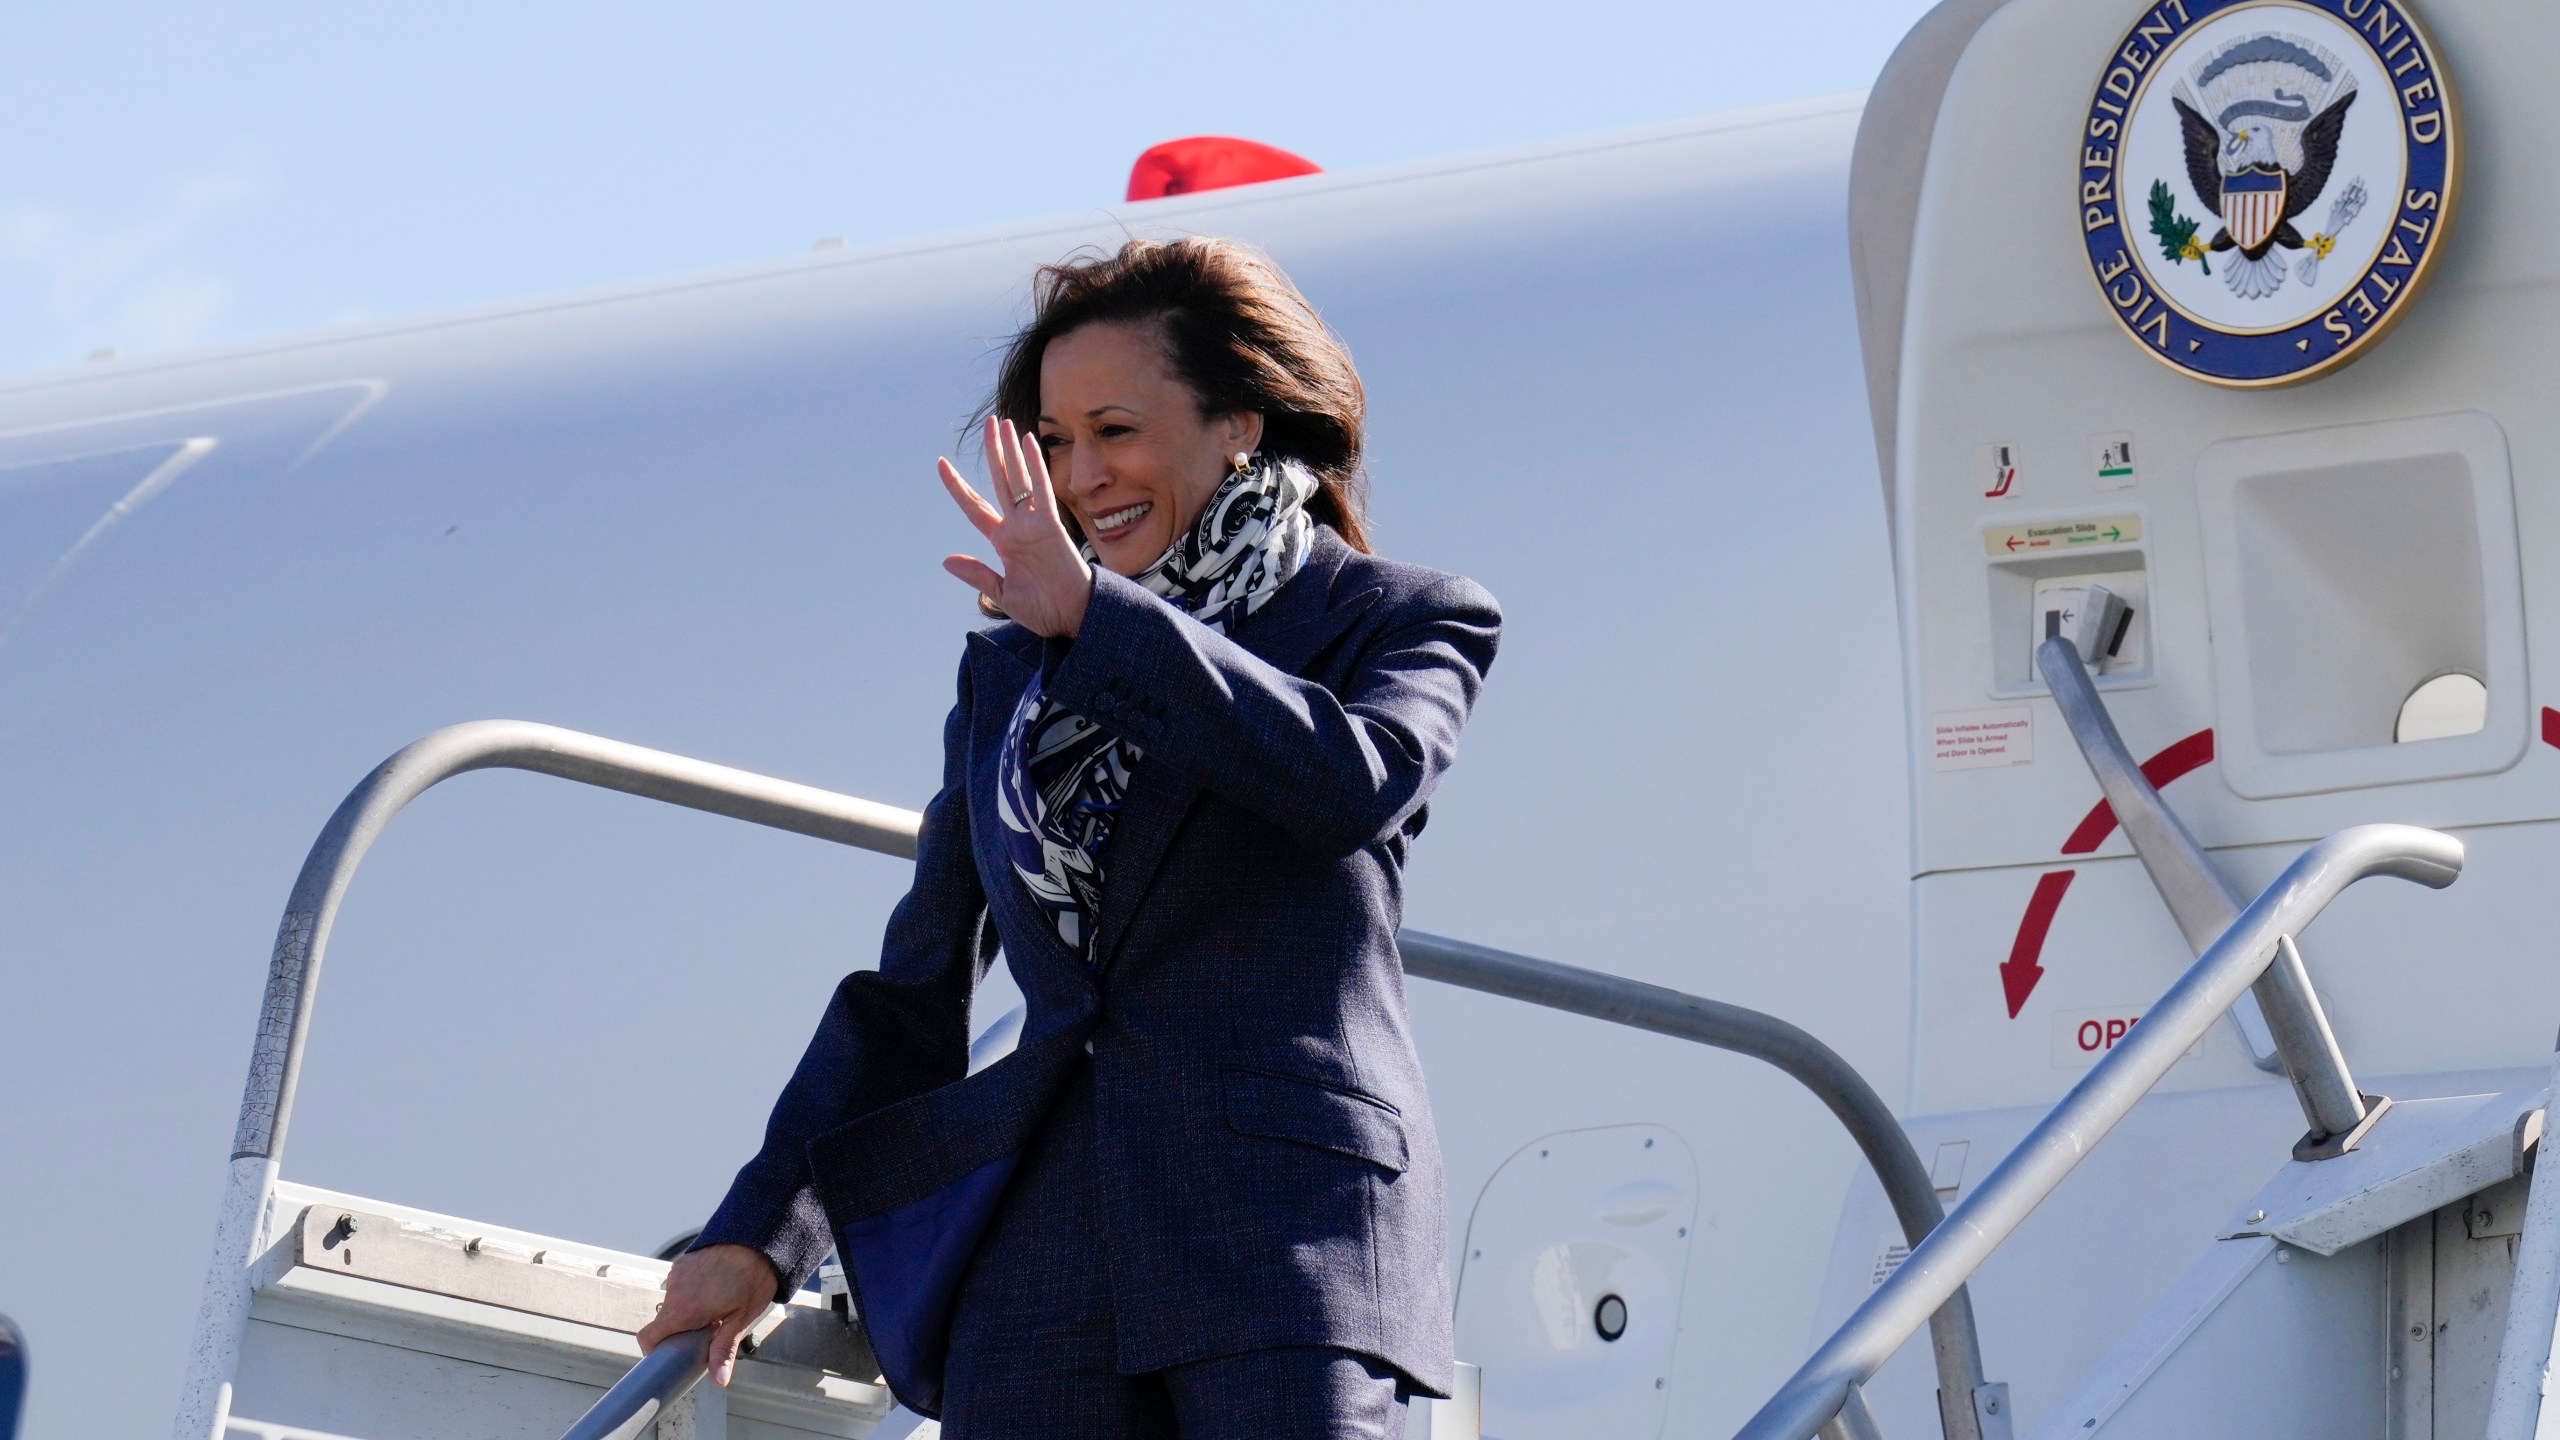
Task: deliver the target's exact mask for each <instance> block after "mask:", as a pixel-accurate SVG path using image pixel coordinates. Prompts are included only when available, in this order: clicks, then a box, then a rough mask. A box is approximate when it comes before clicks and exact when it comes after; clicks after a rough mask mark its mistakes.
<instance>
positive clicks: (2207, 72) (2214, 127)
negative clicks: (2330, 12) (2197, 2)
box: [2171, 34, 2356, 300]
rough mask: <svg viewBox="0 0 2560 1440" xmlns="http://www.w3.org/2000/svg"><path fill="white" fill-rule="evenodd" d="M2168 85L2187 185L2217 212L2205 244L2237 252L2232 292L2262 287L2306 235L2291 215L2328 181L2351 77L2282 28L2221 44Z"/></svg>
mask: <svg viewBox="0 0 2560 1440" xmlns="http://www.w3.org/2000/svg"><path fill="white" fill-rule="evenodd" d="M2188 79H2189V83H2186V84H2181V85H2180V86H2178V88H2177V91H2176V93H2175V94H2173V95H2172V96H2171V103H2173V104H2175V105H2176V106H2177V107H2178V127H2179V129H2180V131H2181V132H2182V134H2183V136H2184V139H2185V142H2186V160H2187V183H2188V184H2190V185H2192V186H2194V187H2195V192H2196V197H2197V198H2198V199H2199V200H2202V201H2203V202H2204V203H2205V204H2206V205H2207V206H2208V207H2210V208H2211V209H2212V210H2213V211H2214V213H2215V214H2217V215H2219V216H2220V217H2221V218H2222V229H2221V230H2219V231H2217V232H2216V233H2215V235H2214V237H2213V240H2212V243H2211V244H2209V245H2207V246H2206V247H2205V248H2206V249H2208V250H2211V251H2213V252H2215V253H2217V254H2219V253H2221V252H2224V251H2230V250H2237V251H2239V252H2240V258H2239V259H2238V260H2237V261H2234V262H2231V263H2230V264H2229V265H2227V266H2226V268H2225V270H2224V272H2223V273H2224V279H2225V281H2226V282H2227V283H2228V284H2229V285H2230V286H2231V289H2232V291H2233V293H2235V294H2238V295H2242V296H2245V297H2247V298H2249V299H2253V300H2254V299H2261V298H2264V297H2265V296H2268V295H2272V294H2274V293H2275V292H2276V290H2277V288H2278V287H2280V286H2282V285H2283V284H2284V275H2285V259H2284V257H2281V256H2276V255H2273V254H2271V253H2270V252H2271V251H2273V250H2275V249H2276V248H2277V247H2279V246H2281V247H2282V248H2284V249H2286V250H2300V249H2302V248H2303V247H2304V246H2305V244H2306V243H2308V242H2306V241H2305V240H2304V238H2303V235H2302V232H2301V231H2299V230H2297V229H2295V228H2294V224H2293V221H2294V217H2296V216H2298V215H2300V214H2301V213H2302V212H2303V211H2305V210H2308V209H2310V208H2311V206H2312V203H2313V202H2315V201H2317V200H2318V199H2319V198H2320V195H2321V192H2322V191H2324V190H2326V189H2328V188H2329V172H2330V171H2331V170H2333V169H2335V168H2336V167H2337V163H2338V142H2339V139H2340V138H2341V137H2342V136H2343V135H2345V133H2346V125H2347V109H2348V107H2349V106H2352V105H2353V104H2355V100H2356V83H2355V77H2354V75H2353V74H2352V73H2350V72H2349V71H2348V70H2347V69H2346V68H2345V66H2344V65H2343V64H2341V63H2340V62H2339V60H2338V58H2337V57H2336V56H2335V55H2332V54H2330V53H2329V52H2328V51H2326V50H2324V49H2322V48H2320V47H2319V46H2316V45H2312V44H2310V43H2308V42H2306V41H2302V40H2297V39H2295V38H2293V37H2291V36H2286V35H2272V34H2270V35H2252V36H2249V37H2247V38H2246V39H2242V40H2238V41H2234V42H2233V43H2232V44H2230V45H2227V46H2224V47H2223V48H2222V49H2220V50H2218V51H2216V52H2215V53H2214V54H2212V55H2211V56H2208V57H2207V58H2206V59H2205V61H2204V62H2203V63H2202V64H2200V65H2198V66H2197V67H2196V69H2195V71H2194V73H2193V74H2192V75H2191V76H2189V77H2188Z"/></svg>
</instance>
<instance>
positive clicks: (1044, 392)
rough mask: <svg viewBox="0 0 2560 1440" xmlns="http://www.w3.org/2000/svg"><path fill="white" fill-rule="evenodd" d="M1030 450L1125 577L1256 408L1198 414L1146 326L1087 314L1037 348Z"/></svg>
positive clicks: (1244, 437)
mask: <svg viewBox="0 0 2560 1440" xmlns="http://www.w3.org/2000/svg"><path fill="white" fill-rule="evenodd" d="M1039 434H1040V448H1041V450H1042V452H1043V453H1045V454H1046V455H1047V456H1048V460H1049V477H1050V480H1051V482H1052V483H1053V484H1054V485H1055V486H1056V487H1057V492H1058V496H1059V498H1060V499H1061V500H1063V501H1065V502H1066V506H1067V509H1068V511H1069V512H1070V513H1072V514H1073V515H1074V516H1075V517H1076V523H1077V524H1078V525H1080V526H1082V527H1083V529H1084V533H1085V537H1086V538H1087V539H1089V540H1091V541H1092V542H1093V550H1094V554H1095V555H1097V556H1099V557H1100V558H1101V560H1102V564H1103V566H1104V568H1106V569H1108V570H1110V571H1112V572H1113V573H1114V574H1119V575H1135V574H1137V573H1138V572H1140V571H1142V570H1144V569H1146V568H1147V567H1148V566H1150V565H1152V564H1154V563H1155V562H1156V560H1157V558H1158V557H1160V556H1162V555H1163V554H1164V552H1165V551H1166V550H1167V549H1168V548H1169V547H1171V546H1172V544H1173V542H1174V538H1175V537H1176V536H1178V535H1181V534H1182V533H1183V532H1184V531H1185V530H1188V529H1189V528H1190V527H1191V525H1192V523H1193V522H1194V521H1196V520H1198V519H1199V518H1200V511H1201V509H1202V508H1203V507H1204V506H1206V505H1207V504H1208V503H1209V497H1210V496H1211V495H1214V494H1216V493H1217V489H1218V486H1219V484H1220V482H1222V481H1224V480H1225V479H1226V478H1227V475H1228V472H1229V471H1230V470H1231V469H1232V468H1233V457H1234V456H1235V454H1236V452H1238V451H1251V450H1252V449H1254V448H1255V447H1256V446H1258V445H1259V444H1261V442H1262V417H1261V416H1260V415H1256V414H1252V413H1240V414H1230V415H1203V414H1201V413H1200V398H1199V396H1198V395H1196V394H1194V393H1193V392H1192V389H1191V387H1190V386H1189V385H1186V384H1184V383H1183V381H1182V377H1181V376H1179V375H1176V374H1175V373H1174V370H1173V366H1172V364H1171V363H1170V362H1169V360H1168V359H1167V357H1166V355H1165V349H1164V341H1163V339H1162V336H1161V334H1160V332H1159V331H1158V330H1157V328H1156V327H1154V326H1152V325H1132V324H1125V323H1121V322H1117V321H1097V322H1095V323H1093V324H1090V325H1082V326H1078V327H1077V328H1075V329H1073V330H1070V331H1068V332H1067V333H1066V334H1064V335H1061V336H1059V337H1058V338H1056V339H1055V340H1052V341H1050V342H1049V345H1048V348H1047V349H1046V350H1045V351H1043V352H1042V353H1041V357H1040V427H1039Z"/></svg>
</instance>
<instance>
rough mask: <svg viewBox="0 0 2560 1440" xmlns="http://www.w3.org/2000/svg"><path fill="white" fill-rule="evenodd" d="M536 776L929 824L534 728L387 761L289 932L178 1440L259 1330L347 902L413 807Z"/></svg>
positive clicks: (322, 853) (841, 834)
mask: <svg viewBox="0 0 2560 1440" xmlns="http://www.w3.org/2000/svg"><path fill="white" fill-rule="evenodd" d="M491 769H513V770H531V771H535V772H537V773H540V774H544V775H554V776H558V777H559V778H561V779H563V780H575V781H578V782H579V783H580V784H585V785H596V786H601V787H603V788H605V789H608V790H620V791H622V792H624V793H626V794H631V795H638V796H641V797H643V798H646V799H650V800H663V801H665V802H667V803H668V804H670V805H682V806H685V807H686V808H688V809H693V810H705V811H709V812H710V813H712V814H714V815H726V816H728V817H730V818H731V819H735V820H745V821H748V822H749V823H751V824H756V825H767V826H771V827H773V828H774V829H777V830H790V831H794V832H796V833H798V834H802V835H810V836H815V837H816V838H818V839H821V840H832V841H834V842H835V843H837V844H839V845H852V846H855V847H857V848H860V849H864V850H876V851H878V852H880V853H881V854H884V855H898V856H903V857H905V858H907V859H910V860H912V859H914V858H915V853H916V828H917V825H918V823H919V819H920V817H919V816H917V814H916V813H915V812H914V811H912V810H901V809H898V808H896V807H895V806H889V805H875V804H873V803H872V802H870V801H868V800H856V799H854V798H852V797H851V796H848V795H838V794H836V793H835V792H833V791H830V790H820V789H817V788H815V787H813V786H808V785H795V784H793V783H791V782H790V781H787V780H776V779H773V778H772V777H770V776H766V775H757V774H754V773H752V772H749V771H745V770H732V769H730V768H729V767H728V766H725V765H713V764H710V763H709V762H707V761H702V760H693V759H688V758H686V757H685V756H682V755H671V754H668V753H667V752H665V751H663V750H650V749H646V748H644V747H642V746H638V745H626V744H623V743H622V742H621V741H618V740H606V739H603V738H601V737H599V736H595V735H585V734H580V733H579V732H578V731H575V730H563V729H560V728H559V727H557V726H553V725H537V724H533V723H532V722H530V721H524V720H480V721H475V722H472V723H470V724H467V725H454V726H449V727H447V728H445V729H442V730H438V731H436V732H435V733H434V734H431V735H428V736H426V737H425V738H423V739H420V740H418V741H417V742H416V743H414V744H412V745H410V746H408V747H407V748H405V749H403V750H402V751H401V752H400V753H399V754H397V755H394V756H392V757H391V758H390V759H388V760H385V761H383V762H382V763H381V764H380V765H378V766H376V767H375V768H374V771H373V773H372V774H370V775H367V776H366V777H365V778H364V781H363V783H362V784H359V785H358V786H356V788H355V789H354V790H353V791H351V792H350V793H349V794H348V796H347V798H346V799H345V800H344V801H342V802H341V803H340V804H339V806H338V809H337V813H335V814H333V815H331V816H330V817H329V823H328V824H327V825H326V826H324V827H323V828H322V829H321V831H320V838H319V839H318V840H316V841H314V842H312V846H311V853H310V854H309V855H308V856H306V857H305V858H304V859H303V862H302V873H301V875H300V876H299V877H298V878H297V879H296V880H295V881H294V885H293V895H292V898H291V899H289V900H288V901H287V902H286V903H285V912H284V921H283V923H282V924H281V925H280V926H278V927H277V930H276V944H275V952H274V955H273V957H272V958H271V959H270V961H269V962H268V966H267V989H266V996H265V999H264V1000H263V1001H262V1002H261V1004H260V1007H259V1012H258V1040H257V1045H256V1047H255V1048H254V1049H253V1050H252V1051H251V1052H250V1057H249V1083H248V1086H247V1089H246V1091H245V1093H244V1094H243V1095H242V1096H241V1100H240V1127H239V1130H238V1132H237V1134H236V1135H235V1137H234V1139H233V1142H232V1147H231V1171H230V1175H229V1177H228V1183H226V1184H225V1185H224V1187H223V1195H222V1208H221V1212H220V1215H219V1217H218V1218H217V1220H216V1221H215V1225H214V1240H213V1264H212V1268H211V1269H210V1271H209V1272H208V1273H207V1274H206V1276H205V1287H204V1299H203V1301H202V1303H201V1304H200V1305H199V1306H198V1308H197V1311H196V1329H195V1340H194V1343H193V1345H192V1346H191V1348H190V1352H189V1354H188V1357H187V1377H186V1383H185V1386H184V1388H183V1389H182V1390H181V1392H180V1395H179V1404H178V1418H177V1423H176V1426H175V1429H174V1434H175V1435H176V1436H177V1440H221V1435H222V1431H223V1428H224V1426H225V1424H226V1423H227V1422H228V1420H229V1418H230V1411H231V1375H232V1372H233V1370H234V1369H236V1368H237V1367H238V1364H239V1359H240V1343H241V1340H242V1337H243V1336H244V1335H246V1333H247V1331H248V1326H249V1298H250V1297H249V1266H250V1264H251V1263H252V1261H254V1260H255V1258H256V1257H257V1255H258V1254H259V1252H260V1251H261V1249H263V1247H264V1244H265V1239H266V1234H265V1232H266V1228H267V1222H268V1214H267V1212H268V1208H269V1205H270V1202H271V1201H272V1200H273V1198H274V1195H275V1184H276V1167H277V1163H278V1161H279V1160H280V1159H281V1158H282V1156H283V1154H284V1139H285V1126H286V1122H287V1121H289V1120H291V1119H292V1117H293V1099H294V1092H295V1090H296V1088H297V1086H298V1085H299V1083H300V1080H301V1076H302V1050H303V1043H304V1041H305V1039H306V1037H307V1036H308V1035H309V1032H310V1028H311V1006H312V999H313V996H314V994H315V993H316V990H315V986H316V983H317V981H318V979H319V976H320V961H321V959H322V957H323V956H325V955H326V954H327V952H328V948H329V932H330V929H331V928H332V926H333V924H334V923H335V921H336V919H337V914H338V905H339V902H340V901H342V900H343V899H345V897H346V893H347V886H348V884H349V882H351V881H352V880H354V878H355V873H356V867H357V866H358V865H360V864H362V863H363V861H364V857H365V852H366V851H368V850H370V849H371V848H372V847H373V842H374V841H375V839H377V838H378V837H379V836H380V835H381V834H382V830H383V827H384V826H386V825H388V824H390V823H391V819H392V817H393V816H395V815H397V814H399V813H400V811H401V809H402V808H403V807H405V806H406V805H407V804H408V803H409V802H410V801H412V800H415V799H416V798H418V796H420V795H421V794H424V793H425V792H426V791H427V790H429V789H430V788H432V787H434V786H435V785H437V784H439V783H440V782H442V781H445V780H449V779H451V778H453V777H454V776H456V775H460V774H464V773H466V772H468V771H472V770H491Z"/></svg>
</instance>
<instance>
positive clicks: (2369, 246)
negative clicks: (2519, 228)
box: [2077, 0, 2460, 385]
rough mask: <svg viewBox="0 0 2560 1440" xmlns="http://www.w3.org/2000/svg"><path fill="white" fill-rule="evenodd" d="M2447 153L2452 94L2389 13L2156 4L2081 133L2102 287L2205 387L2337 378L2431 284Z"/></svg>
mask: <svg viewBox="0 0 2560 1440" xmlns="http://www.w3.org/2000/svg"><path fill="white" fill-rule="evenodd" d="M2457 139H2458V132H2457V131H2456V129H2455V125H2454V111H2453V92H2452V85H2451V83H2450V82H2449V81H2448V80H2447V78H2446V76H2445V73H2444V70H2443V68H2442V67H2441V65H2440V64H2439V63H2438V61H2437V57H2436V51H2435V47H2434V46H2433V45H2432V44H2430V43H2429V42H2428V40H2427V36H2426V32H2425V31H2424V30H2423V29H2421V28H2420V27H2419V24H2418V20H2417V17H2416V16H2414V15H2412V14H2410V13H2409V10H2408V8H2407V7H2406V6H2405V5H2401V4H2399V3H2396V0H2164V3H2161V4H2158V5H2156V6H2155V7H2154V8H2153V9H2152V10H2151V11H2150V12H2149V13H2148V14H2145V15H2144V16H2142V18H2140V19H2139V20H2136V21H2135V22H2134V24H2133V27H2132V28H2131V29H2130V30H2127V31H2126V32H2125V34H2124V38H2123V42H2122V43H2121V44H2119V45H2118V46H2117V47H2116V50H2115V53H2114V54H2112V55H2110V56H2109V57H2108V58H2107V65H2106V69H2105V70H2104V72H2103V73H2102V74H2101V75H2100V77H2099V79H2098V88H2097V91H2096V93H2095V95H2094V96H2092V98H2091V99H2090V102H2089V113H2088V116H2087V123H2086V125H2085V127H2084V128H2083V130H2082V132H2081V140H2080V166H2081V170H2080V189H2079V194H2078V197H2077V198H2078V202H2079V211H2080V228H2081V234H2082V237H2083V239H2084V240H2085V241H2086V243H2087V245H2088V248H2089V264H2090V267H2091V269H2092V271H2093V272H2094V273H2095V275H2096V277H2097V281H2098V288H2099V290H2100V291H2102V292H2103V293H2104V294H2105V296H2106V299H2107V305H2108V308H2109V309H2111V310H2112V311H2114V312H2115V317H2116V319H2117V320H2118V321H2119V322H2121V323H2122V324H2123V325H2124V328H2125V330H2126V331H2127V332H2128V333H2130V334H2131V335H2132V336H2133V338H2134V339H2135V340H2136V341H2138V342H2140V344H2141V345H2142V348H2143V349H2145V350H2148V351H2150V352H2151V353H2152V354H2153V355H2155V356H2157V357H2158V358H2160V359H2162V360H2165V361H2167V362H2168V363H2169V364H2171V365H2173V366H2175V367H2177V368H2178V369H2180V370H2183V371H2185V372H2186V373H2188V374H2190V375H2193V376H2196V377H2197V378H2199V379H2203V380H2210V381H2213V382H2215V383H2217V384H2222V385H2282V384H2287V383H2290V382H2292V381H2296V380H2306V379H2309V378H2310V377H2312V376H2314V375H2318V374H2320V373H2322V372H2324V371H2327V370H2331V369H2335V368H2336V367H2338V366H2340V365H2343V364H2345V363H2347V362H2348V361H2349V360H2352V359H2354V358H2355V357H2356V356H2357V355H2358V354H2360V353H2362V351H2363V350H2364V348H2365V347H2366V346H2367V345H2370V344H2371V343H2372V342H2373V341H2374V340H2375V339H2377V338H2379V337H2380V336H2381V334H2382V332H2383V331H2385V330H2387V329H2389V328H2391V324H2392V322H2393V321H2395V320H2397V319H2398V318H2399V316H2400V314H2401V312H2402V311H2403V310H2405V309H2407V308H2408V305H2409V302H2410V300H2411V298H2412V297H2413V296H2415V295H2416V294H2417V291H2418V288H2419V286H2420V284H2421V283H2422V282H2423V281H2425V279H2426V277H2427V274H2428V271H2429V270H2430V269H2432V268H2433V262H2434V260H2435V255H2436V251H2437V250H2438V249H2440V248H2442V246H2443V243H2444V231H2445V225H2446V223H2447V222H2448V221H2449V220H2450V219H2451V218H2452V214H2453V202H2454V194H2455V188H2456V186H2457V185H2458V184H2459V181H2460V174H2459V168H2460V167H2459V163H2458V159H2459V157H2458V155H2457V152H2456V148H2455V147H2456V142H2457Z"/></svg>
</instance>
